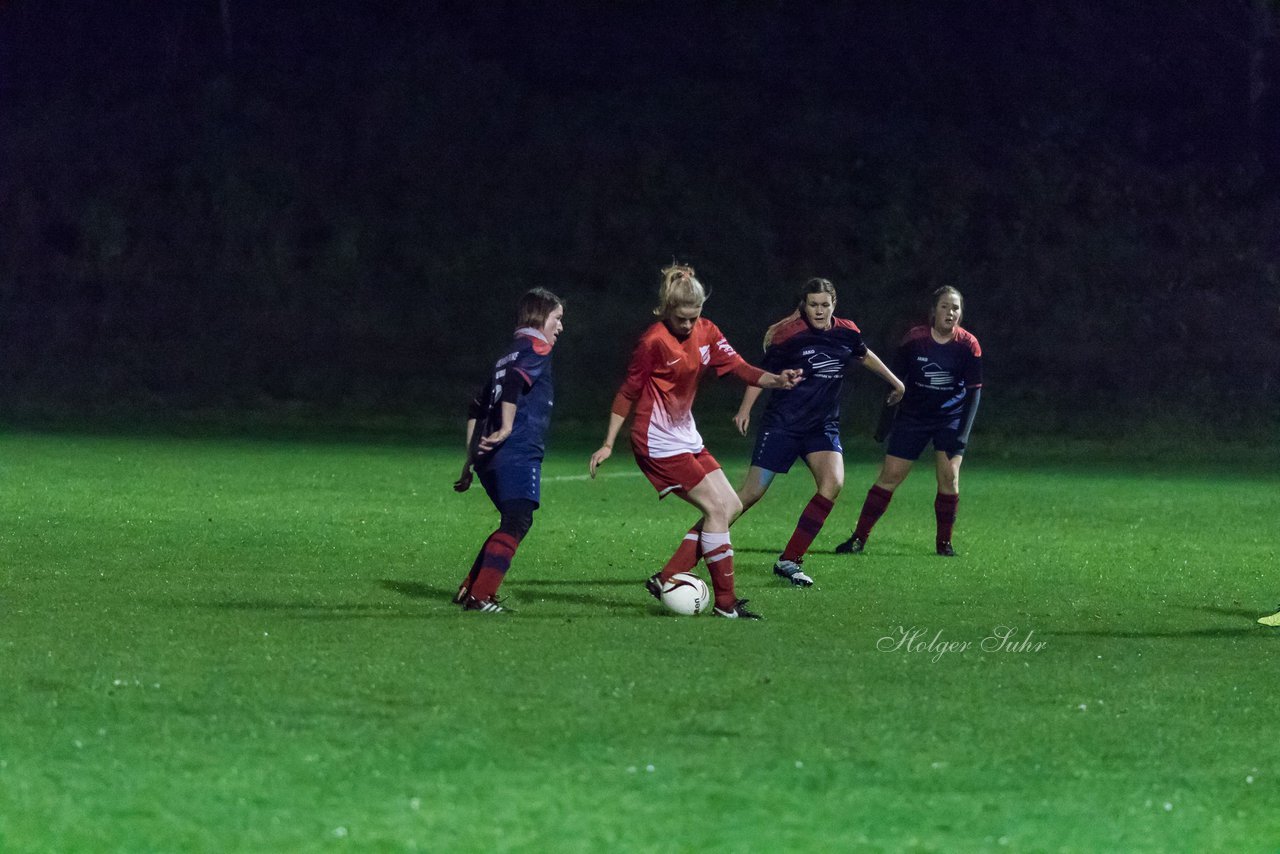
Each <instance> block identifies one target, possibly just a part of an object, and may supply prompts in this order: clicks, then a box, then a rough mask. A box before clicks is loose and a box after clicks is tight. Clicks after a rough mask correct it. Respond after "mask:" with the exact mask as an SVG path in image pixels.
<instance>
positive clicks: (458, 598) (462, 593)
mask: <svg viewBox="0 0 1280 854" xmlns="http://www.w3.org/2000/svg"><path fill="white" fill-rule="evenodd" d="M469 598H471V590H470V589H469V588H468V587H467V585H465V584H464V585H462V586H461V587H459V588H458V592H457V593H455V594H453V598H452V599H450V600H449V601H450V602H452V603H453V604H455V605H465V604H466V602H467V599H469Z"/></svg>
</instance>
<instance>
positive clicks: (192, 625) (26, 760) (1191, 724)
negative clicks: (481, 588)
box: [0, 432, 1280, 852]
mask: <svg viewBox="0 0 1280 854" xmlns="http://www.w3.org/2000/svg"><path fill="white" fill-rule="evenodd" d="M713 448H714V449H715V450H716V451H717V453H718V454H719V455H720V458H721V460H722V462H724V463H725V465H726V469H727V471H728V472H729V475H730V479H731V480H732V481H734V482H737V481H738V480H739V479H740V477H741V475H742V472H743V470H744V467H745V453H746V446H745V443H743V444H739V445H726V446H716V445H713ZM588 452H589V449H588V448H586V447H585V446H582V447H579V448H574V447H572V444H571V443H569V442H565V441H560V442H559V443H558V444H556V445H554V446H553V448H552V453H551V456H550V457H549V458H548V460H547V464H546V468H545V471H544V477H545V480H544V495H543V498H544V506H543V509H542V510H541V511H540V512H539V514H538V518H537V523H536V524H535V527H534V529H533V531H532V533H531V534H530V536H529V538H528V539H527V540H526V541H525V544H524V547H523V548H522V549H521V551H520V553H519V554H518V556H517V560H516V564H515V566H514V568H513V570H512V573H511V575H510V576H509V578H508V581H507V583H506V584H505V585H504V588H503V593H504V595H505V596H506V597H507V598H508V600H509V601H510V603H511V604H512V605H513V607H514V608H516V609H517V613H514V614H506V615H482V614H463V613H460V612H459V611H458V609H457V608H455V607H453V606H451V605H449V604H448V599H449V597H450V595H451V594H452V592H453V590H454V589H455V587H456V584H457V582H458V580H459V579H460V577H461V576H462V574H463V572H464V571H465V569H466V568H467V567H468V566H469V565H470V562H471V559H472V557H473V555H474V552H475V550H476V548H477V547H478V546H479V544H480V542H481V541H482V540H483V538H484V537H485V536H486V535H487V534H488V533H489V531H490V530H491V529H492V527H493V526H494V524H496V518H497V516H496V513H495V512H494V511H493V510H492V509H491V507H490V505H489V503H488V501H487V500H486V499H485V497H484V494H483V492H482V491H480V490H479V489H475V490H473V491H472V492H470V493H468V494H466V495H462V496H459V495H456V494H454V493H453V492H452V491H451V489H450V483H451V481H452V480H453V478H454V476H455V475H456V470H457V467H458V464H459V456H458V451H457V449H456V448H454V447H452V446H450V447H447V448H443V447H435V446H420V445H415V444H413V443H408V442H399V443H382V444H379V443H360V442H354V441H352V442H337V441H335V442H327V443H326V442H314V441H312V442H303V441H282V440H280V441H268V440H258V441H254V440H241V439H203V440H201V439H176V438H156V437H150V438H127V437H87V436H81V435H73V434H49V435H41V434H34V433H22V432H9V433H6V434H3V435H0V460H2V461H3V462H2V463H0V467H2V468H0V474H2V477H0V509H2V510H3V516H4V520H5V524H4V527H3V529H0V531H2V533H0V536H2V537H3V540H2V542H0V546H2V549H3V551H2V555H3V556H2V558H0V560H3V568H2V571H0V579H2V580H3V587H2V588H0V661H2V663H3V667H2V669H0V677H2V678H3V691H2V693H0V850H3V851H5V852H28V851H32V852H43V851H51V852H86V851H127V852H150V851H166V852H168V851H172V852H187V851H209V852H225V851H254V852H282V851H330V850H332V851H341V850H354V851H495V850H523V851H552V850H555V851H672V850H679V851H781V850H791V851H842V850H843V851H863V850H866V851H946V852H951V851H999V850H1009V851H1085V852H1087V851H1275V850H1277V844H1278V843H1280V813H1278V812H1277V810H1276V805H1277V803H1280V763H1278V761H1277V760H1278V759H1280V749H1278V746H1277V738H1276V732H1277V731H1280V703H1277V702H1276V697H1275V694H1274V691H1273V689H1274V686H1275V682H1274V681H1273V680H1274V679H1275V675H1274V674H1275V667H1276V665H1275V661H1276V653H1277V651H1280V646H1278V644H1280V633H1277V631H1276V630H1270V629H1266V628H1263V627H1261V626H1258V625H1256V624H1255V622H1254V620H1255V618H1256V617H1257V616H1259V615H1260V614H1262V613H1265V612H1268V611H1269V610H1270V609H1271V608H1272V606H1274V605H1275V604H1276V603H1277V602H1280V572H1277V554H1276V549H1277V546H1276V543H1277V536H1276V522H1275V520H1276V519H1277V518H1280V490H1277V484H1278V482H1280V478H1278V477H1277V472H1276V468H1275V466H1274V463H1271V464H1269V468H1268V469H1267V471H1265V472H1264V473H1262V474H1253V475H1248V474H1244V473H1243V472H1244V471H1246V469H1247V466H1248V465H1251V464H1254V463H1256V462H1257V461H1258V459H1259V458H1261V457H1262V453H1261V452H1259V454H1258V456H1257V457H1255V458H1253V459H1242V460H1240V461H1239V464H1238V465H1232V464H1229V461H1228V462H1224V463H1220V464H1216V465H1209V464H1205V465H1199V466H1195V467H1188V466H1187V465H1185V464H1174V463H1172V462H1169V463H1163V464H1162V463H1159V462H1151V461H1147V462H1144V463H1142V464H1141V465H1135V466H1132V467H1127V468H1126V467H1124V466H1115V465H1112V466H1102V465H1085V464H1073V463H1070V462H1056V463H1054V464H1053V465H1047V464H1046V465H1039V464H1036V463H1035V462H1034V459H1035V458H1034V456H1031V455H1026V456H1022V457H1018V458H1010V459H1003V460H1002V459H999V458H998V457H997V456H996V455H995V454H994V453H993V454H989V455H988V454H984V453H983V452H982V450H981V444H979V450H976V451H975V452H974V453H973V454H972V455H971V457H972V458H971V461H970V462H969V463H968V464H967V468H966V471H965V473H964V480H963V499H962V502H961V507H960V521H959V525H958V529H957V537H956V545H957V548H958V549H960V550H961V552H962V556H961V557H959V558H957V559H953V560H947V559H943V558H938V557H936V556H935V555H933V553H932V524H933V520H932V496H933V484H932V475H931V473H930V472H929V471H927V470H926V469H925V468H924V467H923V466H922V467H920V468H919V469H918V470H917V471H916V473H915V474H914V475H913V476H912V478H911V479H909V480H908V482H907V484H906V485H904V487H903V488H902V490H901V491H900V492H899V494H898V496H897V497H896V498H895V500H894V503H893V505H892V506H891V507H890V509H889V512H888V514H887V515H886V516H885V518H884V519H883V520H882V522H881V523H880V526H879V527H878V528H877V530H876V533H875V536H874V537H873V539H872V541H871V543H870V546H869V549H868V552H867V553H866V554H864V555H861V556H856V557H846V556H836V555H833V554H831V553H830V550H831V548H832V547H833V546H834V545H835V543H837V542H839V540H841V539H843V538H844V537H845V536H847V535H848V530H849V527H850V526H851V525H852V523H853V521H854V516H855V515H856V512H857V509H858V507H859V505H860V504H861V500H862V497H863V495H864V494H865V491H866V488H867V486H868V485H869V483H870V481H871V479H872V477H873V475H874V472H875V466H876V459H875V456H874V454H875V452H874V450H873V449H870V448H869V447H862V446H860V447H859V450H857V451H856V452H854V451H851V452H850V454H849V457H848V461H847V464H848V488H847V491H846V494H845V495H844V496H843V497H842V499H841V501H840V502H839V503H838V504H837V507H836V510H835V512H834V513H833V515H832V518H831V520H830V521H829V523H828V526H827V528H826V530H824V532H823V534H822V536H821V537H820V538H819V540H818V542H817V544H816V546H815V551H814V553H813V554H811V556H810V558H809V560H808V562H807V563H806V569H807V570H808V571H809V573H810V574H811V575H813V576H814V577H815V578H816V580H817V585H816V586H815V587H814V588H813V589H809V590H799V589H792V588H789V587H785V586H782V584H781V582H777V581H775V580H774V579H773V578H772V576H771V575H769V568H770V567H771V565H772V562H773V559H774V557H775V556H776V554H777V552H778V551H779V550H780V548H781V546H782V544H783V543H784V542H785V541H786V538H787V537H788V535H789V534H790V531H791V528H792V526H793V525H794V522H795V517H796V515H797V514H798V513H799V510H800V508H801V507H802V506H803V504H804V502H805V501H806V500H807V499H808V497H809V495H810V494H811V492H812V481H811V480H810V479H809V477H808V476H807V474H805V473H804V472H803V471H802V470H797V471H794V472H793V473H792V474H791V475H790V476H788V477H785V478H782V479H780V480H779V481H777V483H776V484H775V487H774V489H773V490H772V491H771V492H770V494H769V495H768V496H766V498H765V500H764V501H763V502H762V503H761V505H759V506H758V507H757V508H756V509H754V510H753V511H752V512H751V513H750V514H748V515H747V516H746V517H744V518H743V520H742V521H741V522H740V523H739V525H738V526H737V527H736V528H735V529H734V542H735V547H736V551H737V575H738V587H739V591H740V594H741V595H744V596H747V597H749V598H750V599H751V602H752V604H753V606H758V607H759V610H761V611H762V612H763V613H764V615H765V616H766V620H764V621H762V622H759V623H751V622H743V621H739V622H732V621H726V620H715V619H711V618H707V617H699V618H678V617H673V616H668V615H666V614H664V613H663V612H662V611H661V610H660V607H659V606H658V605H657V603H655V602H654V601H653V600H652V599H650V598H649V597H648V596H647V595H646V594H645V592H644V590H643V588H642V586H641V581H642V580H643V579H644V578H645V577H646V576H647V575H649V574H650V573H651V572H653V571H654V570H655V569H656V568H657V567H658V566H660V565H661V563H662V562H663V561H664V560H665V558H666V557H667V556H668V554H669V553H670V552H671V551H672V550H673V549H674V547H675V545H676V543H677V542H678V539H679V537H680V536H681V535H682V533H683V531H684V530H685V528H686V527H687V526H688V525H689V524H690V523H691V522H692V521H693V519H692V514H691V513H690V511H689V508H688V507H687V505H684V504H683V503H679V502H677V501H675V500H668V501H664V502H661V503H659V502H658V501H657V500H656V498H655V496H654V493H653V491H652V490H651V488H650V487H649V486H648V484H647V483H646V482H645V481H644V480H643V479H642V478H641V477H640V476H639V475H638V474H636V473H635V469H634V465H633V464H632V463H631V462H630V460H629V458H628V456H627V455H626V454H619V455H618V456H617V457H615V459H614V461H613V462H612V463H611V464H610V468H609V469H608V474H609V476H608V477H605V478H603V479H600V480H597V481H594V482H592V481H588V480H586V479H585V478H583V477H582V475H583V473H584V472H585V468H586V457H587V454H588ZM1048 456H1052V457H1053V458H1054V459H1058V460H1067V459H1069V458H1070V456H1071V455H1070V454H1069V453H1062V454H1057V455H1052V454H1051V455H1048ZM1001 627H1006V628H1003V629H1002V628H1001ZM1005 631H1011V632H1012V634H1011V635H1010V636H1009V641H1010V643H1015V642H1021V641H1028V643H1026V644H1019V647H1018V648H1015V649H1005V650H993V649H991V648H990V647H991V646H992V645H993V644H996V645H998V641H989V640H988V641H987V642H986V646H987V647H988V648H986V649H984V648H983V647H984V639H989V638H992V637H995V636H997V635H999V634H1002V633H1004V632H1005ZM904 633H905V635H906V636H907V637H908V638H911V637H912V636H914V637H915V638H916V644H915V645H914V646H913V648H912V649H910V650H909V649H907V648H905V647H906V646H907V645H898V644H897V641H899V640H901V639H902V637H903V635H904ZM931 642H932V644H933V647H934V648H933V649H932V650H930V649H928V648H925V649H920V648H919V647H921V646H924V647H927V646H928V645H929V644H930V643H931ZM944 643H946V644H952V645H951V646H947V647H946V649H945V651H941V652H940V651H939V645H940V644H944ZM965 644H968V646H967V647H966V646H964V645H965ZM1036 644H1040V646H1038V647H1037V646H1036ZM908 645H909V644H908Z"/></svg>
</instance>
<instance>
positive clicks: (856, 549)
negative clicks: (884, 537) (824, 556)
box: [836, 534, 867, 555]
mask: <svg viewBox="0 0 1280 854" xmlns="http://www.w3.org/2000/svg"><path fill="white" fill-rule="evenodd" d="M866 547H867V541H866V540H860V539H858V537H857V536H856V535H854V534H850V535H849V539H847V540H845V541H844V542H843V543H841V544H840V545H838V546H836V554H838V555H860V554H862V550H863V549H865V548H866Z"/></svg>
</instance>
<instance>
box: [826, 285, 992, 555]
mask: <svg viewBox="0 0 1280 854" xmlns="http://www.w3.org/2000/svg"><path fill="white" fill-rule="evenodd" d="M930 306H931V307H930V310H929V325H927V326H917V327H915V328H914V329H912V330H911V331H910V332H908V333H907V335H906V337H905V338H903V340H902V344H901V346H899V348H898V352H897V355H896V357H895V359H894V363H893V367H894V372H895V373H896V374H897V375H898V376H900V377H902V378H903V379H904V381H905V382H906V385H907V392H906V394H905V395H903V397H902V402H901V403H899V404H898V405H897V407H896V410H897V413H896V417H894V418H893V420H892V426H891V427H888V428H887V432H888V439H887V443H886V447H885V457H884V463H883V464H882V465H881V467H880V474H879V475H878V476H877V477H876V482H875V484H873V485H872V487H871V489H870V490H868V491H867V498H866V500H865V501H864V502H863V504H862V512H861V513H860V514H859V516H858V526H857V527H856V528H854V530H853V534H852V535H851V536H850V537H849V539H847V540H845V541H844V542H843V543H841V544H840V545H838V546H836V552H837V553H838V554H857V553H859V552H861V551H862V550H863V549H864V548H866V544H867V538H868V537H869V536H871V529H872V528H873V527H874V526H875V524H876V522H877V520H879V518H880V517H881V516H882V515H883V514H884V511H885V509H886V508H888V506H889V501H890V500H891V499H892V498H893V491H894V490H895V489H897V488H898V487H899V486H900V485H901V484H902V482H903V481H904V480H906V478H907V475H908V474H910V473H911V465H912V463H914V462H915V461H916V459H918V458H919V456H920V454H921V453H922V452H923V451H924V449H925V447H926V446H927V445H928V444H929V443H930V442H932V443H933V450H934V457H935V460H934V467H935V470H936V472H937V477H938V494H937V496H936V497H935V498H934V502H933V511H934V517H935V520H936V522H937V536H936V539H935V547H936V549H937V552H938V554H940V555H942V556H944V557H954V556H955V554H956V551H955V549H954V548H953V547H952V545H951V534H952V529H953V528H954V526H955V521H956V508H957V507H958V506H959V503H960V463H961V462H962V461H963V460H964V452H965V448H966V446H967V445H968V443H969V431H970V430H972V429H973V420H974V418H975V417H976V416H977V414H978V401H979V397H980V395H981V393H982V347H981V346H980V345H979V344H978V339H977V338H975V337H974V336H973V335H972V334H971V333H969V332H968V331H967V330H965V329H963V328H961V326H960V317H961V315H962V313H963V310H964V298H963V297H962V296H961V295H960V291H958V290H956V289H955V288H953V287H942V288H938V289H937V290H936V291H934V292H933V301H932V303H931V304H930ZM889 411H890V412H892V411H894V410H893V409H892V408H891V409H890V410H889ZM882 423H885V422H884V420H882ZM884 429H885V428H883V427H882V430H881V431H880V432H883V430H884ZM877 438H878V439H879V438H883V437H882V436H880V435H877Z"/></svg>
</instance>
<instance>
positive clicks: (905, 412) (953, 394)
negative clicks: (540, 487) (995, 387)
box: [893, 326, 982, 421]
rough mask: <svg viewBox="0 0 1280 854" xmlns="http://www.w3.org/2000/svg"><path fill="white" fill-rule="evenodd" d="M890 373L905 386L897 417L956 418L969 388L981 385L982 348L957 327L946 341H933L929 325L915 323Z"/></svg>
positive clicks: (895, 358)
mask: <svg viewBox="0 0 1280 854" xmlns="http://www.w3.org/2000/svg"><path fill="white" fill-rule="evenodd" d="M893 372H894V373H895V374H897V375H898V377H899V378H901V380H902V381H903V383H905V384H906V386H907V392H906V394H905V395H903V398H902V403H901V411H900V412H899V417H900V418H909V419H911V420H913V421H935V420H936V421H941V420H946V419H949V418H955V417H958V416H959V415H960V414H961V412H962V411H963V410H964V401H965V397H966V396H967V395H968V392H969V389H975V388H981V387H982V347H980V346H979V345H978V339H977V338H975V337H974V336H973V335H971V334H970V333H969V332H967V331H966V330H964V329H961V328H960V327H959V326H957V327H956V328H955V335H954V337H953V338H952V339H951V340H950V341H948V342H947V343H946V344H939V343H938V342H937V341H935V340H933V335H932V333H931V332H930V331H929V327H928V326H917V327H915V328H914V329H912V330H911V331H910V332H908V333H907V335H906V337H905V338H903V339H902V344H901V346H899V347H898V352H897V354H896V356H895V357H894V365H893Z"/></svg>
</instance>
